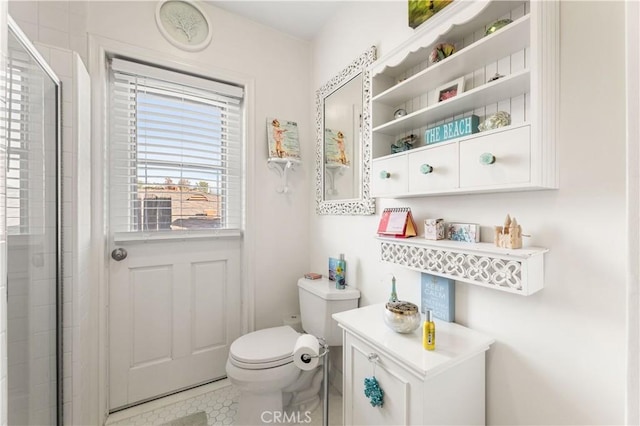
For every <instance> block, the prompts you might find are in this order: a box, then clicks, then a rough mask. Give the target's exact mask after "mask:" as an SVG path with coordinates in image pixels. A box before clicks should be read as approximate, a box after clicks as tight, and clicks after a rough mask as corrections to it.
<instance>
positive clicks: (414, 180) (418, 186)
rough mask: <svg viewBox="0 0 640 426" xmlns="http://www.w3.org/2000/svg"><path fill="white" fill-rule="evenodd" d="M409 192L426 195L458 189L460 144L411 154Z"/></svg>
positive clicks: (409, 160)
mask: <svg viewBox="0 0 640 426" xmlns="http://www.w3.org/2000/svg"><path fill="white" fill-rule="evenodd" d="M408 156H409V159H408V162H409V172H408V175H409V192H410V193H424V192H432V191H443V190H447V189H454V188H457V187H458V144H455V143H451V144H447V145H443V146H434V147H431V148H429V149H424V150H420V151H415V152H409V154H408Z"/></svg>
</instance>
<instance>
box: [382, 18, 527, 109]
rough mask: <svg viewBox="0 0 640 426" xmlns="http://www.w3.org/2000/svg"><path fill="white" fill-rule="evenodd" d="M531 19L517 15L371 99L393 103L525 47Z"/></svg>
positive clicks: (390, 104) (395, 103) (393, 104)
mask: <svg viewBox="0 0 640 426" xmlns="http://www.w3.org/2000/svg"><path fill="white" fill-rule="evenodd" d="M529 22H530V17H529V15H525V16H523V17H521V18H520V19H517V20H516V21H514V22H512V23H511V24H509V25H507V26H506V27H503V28H501V29H500V30H498V31H496V32H495V33H494V34H491V35H490V36H487V37H485V38H482V39H480V40H478V41H477V42H475V43H473V44H471V45H470V46H467V47H465V48H464V49H461V50H460V51H458V52H456V53H454V54H453V55H451V56H449V57H448V58H445V59H443V60H442V61H440V62H438V63H436V64H434V65H432V66H430V67H428V68H425V69H424V70H422V71H421V72H419V73H417V74H415V75H413V76H411V77H409V78H408V79H406V80H404V81H402V82H400V83H398V84H397V85H395V86H393V87H391V88H389V89H387V90H385V91H384V92H382V93H380V94H379V95H377V96H374V97H373V99H372V101H373V102H374V103H382V104H385V105H389V106H391V107H394V106H396V105H398V104H400V103H402V102H406V101H407V100H409V99H412V98H413V97H415V94H416V93H418V92H426V91H428V90H431V89H435V88H436V87H438V86H440V85H441V84H444V83H446V82H448V81H450V80H452V76H461V75H464V74H465V73H467V72H468V70H469V69H476V68H480V67H482V66H484V64H486V63H488V62H493V61H497V60H498V59H500V58H502V57H504V56H505V55H507V54H512V53H515V52H517V51H519V50H522V49H524V48H526V47H527V46H528V45H529V32H530V31H529Z"/></svg>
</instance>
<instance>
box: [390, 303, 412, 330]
mask: <svg viewBox="0 0 640 426" xmlns="http://www.w3.org/2000/svg"><path fill="white" fill-rule="evenodd" d="M384 307H385V310H384V322H385V323H386V324H387V326H388V327H389V328H390V329H392V330H393V331H395V332H397V333H411V332H412V331H413V330H415V329H416V328H418V327H419V326H420V312H419V311H418V306H417V305H415V304H413V303H411V302H404V301H402V300H398V301H395V302H387V304H386V305H385V306H384Z"/></svg>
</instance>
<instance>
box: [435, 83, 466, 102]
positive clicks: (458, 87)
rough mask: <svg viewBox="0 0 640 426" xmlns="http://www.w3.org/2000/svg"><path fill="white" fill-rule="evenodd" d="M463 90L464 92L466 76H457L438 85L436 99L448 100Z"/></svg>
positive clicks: (439, 100)
mask: <svg viewBox="0 0 640 426" xmlns="http://www.w3.org/2000/svg"><path fill="white" fill-rule="evenodd" d="M462 92H464V77H460V78H457V79H455V80H453V81H450V82H448V83H446V84H443V85H442V86H440V87H438V88H437V89H436V100H437V101H438V102H442V101H446V100H448V99H451V98H454V97H456V96H458V95H459V94H460V93H462Z"/></svg>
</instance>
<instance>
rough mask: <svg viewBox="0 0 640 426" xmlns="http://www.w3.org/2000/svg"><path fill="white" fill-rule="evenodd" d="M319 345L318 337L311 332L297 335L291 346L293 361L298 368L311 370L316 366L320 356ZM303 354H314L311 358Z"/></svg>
mask: <svg viewBox="0 0 640 426" xmlns="http://www.w3.org/2000/svg"><path fill="white" fill-rule="evenodd" d="M319 353H320V345H319V344H318V339H317V338H316V337H315V336H313V335H311V334H303V335H302V336H300V337H298V340H296V344H295V346H294V347H293V363H294V364H295V366H296V367H298V368H299V369H300V370H305V371H308V370H313V369H314V368H316V367H317V366H318V363H319V362H320V358H318V354H319ZM304 355H310V356H314V357H313V358H307V357H305V356H304Z"/></svg>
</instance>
